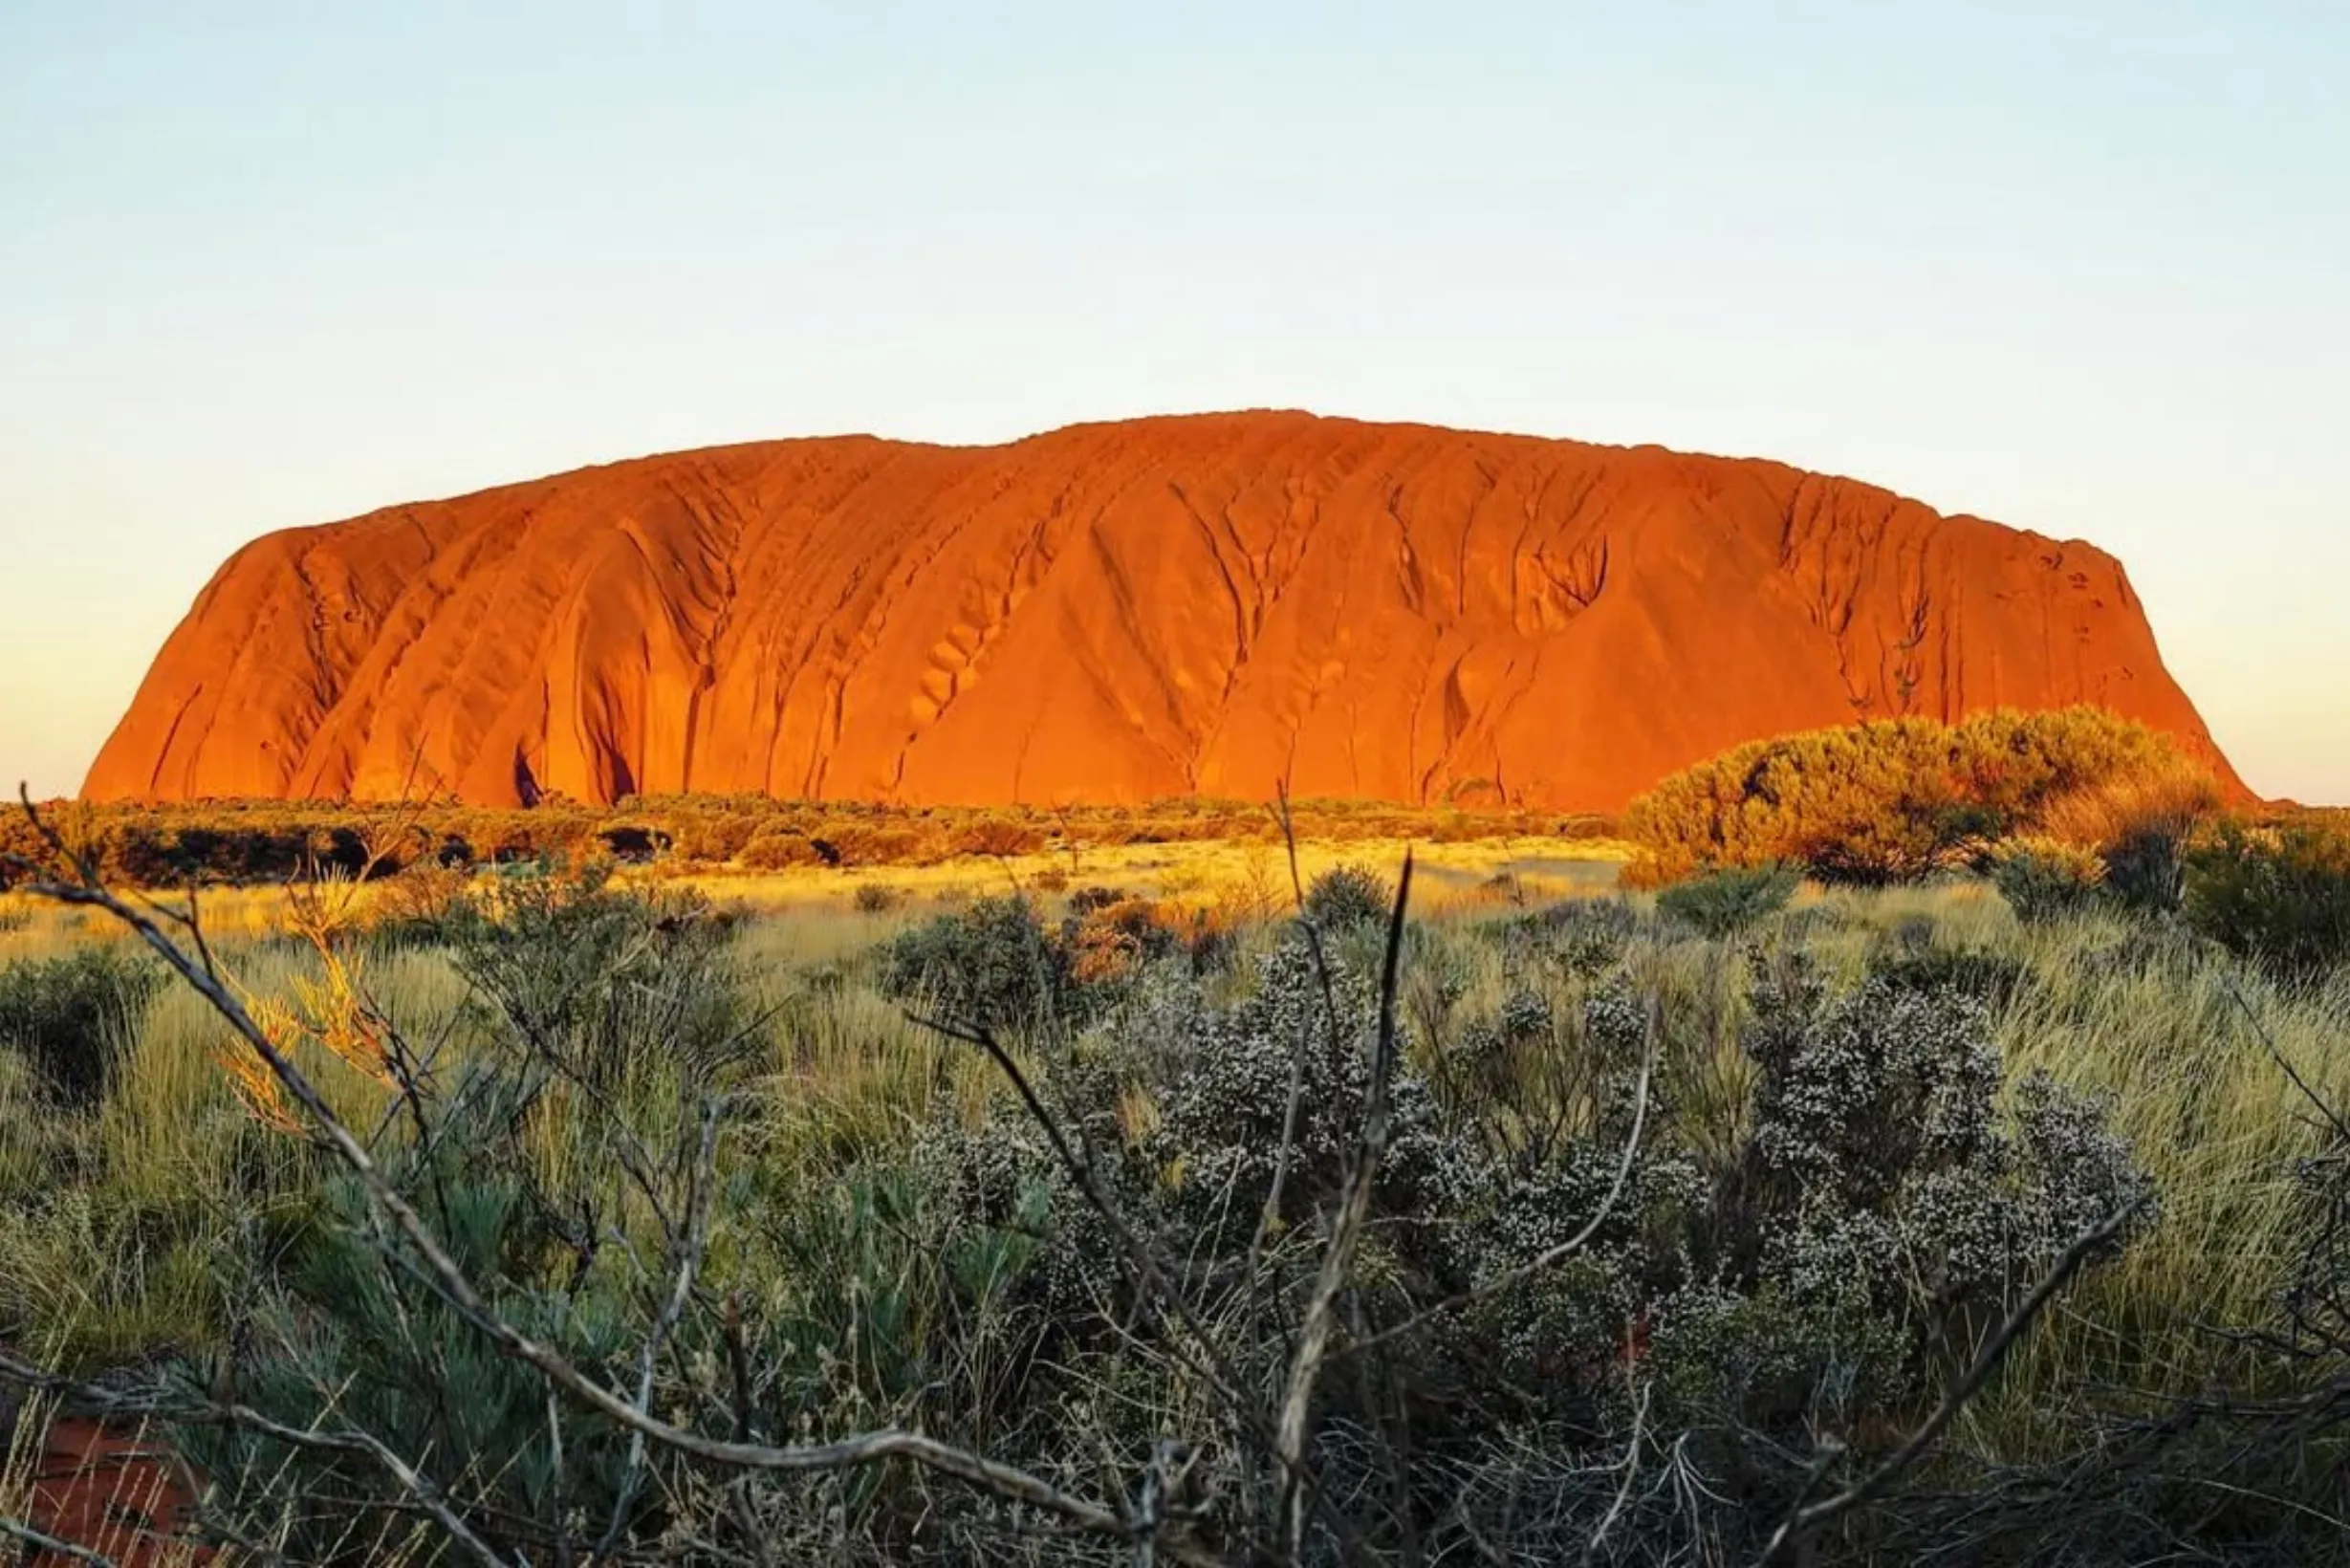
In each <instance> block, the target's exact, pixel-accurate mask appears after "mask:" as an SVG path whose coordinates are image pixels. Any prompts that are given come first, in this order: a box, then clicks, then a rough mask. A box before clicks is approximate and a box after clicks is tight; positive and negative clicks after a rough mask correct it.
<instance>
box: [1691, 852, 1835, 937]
mask: <svg viewBox="0 0 2350 1568" xmlns="http://www.w3.org/2000/svg"><path fill="white" fill-rule="evenodd" d="M1802 885H1803V878H1802V875H1801V873H1799V872H1797V871H1796V870H1795V868H1794V867H1793V866H1783V865H1758V866H1745V867H1737V868H1734V869H1731V870H1729V871H1716V872H1714V873H1713V874H1712V875H1711V876H1707V877H1699V878H1697V879H1696V880H1694V881H1692V882H1681V883H1679V884H1678V885H1676V886H1672V887H1668V888H1666V889H1665V891H1664V892H1662V893H1660V894H1658V895H1657V911H1658V912H1659V913H1660V914H1662V915H1664V916H1665V918H1667V919H1669V920H1677V921H1679V922H1681V923H1682V924H1683V925H1685V926H1689V927H1691V928H1692V929H1694V930H1696V931H1697V932H1698V933H1699V934H1700V935H1702V936H1708V937H1711V938H1713V939H1715V940H1717V941H1719V940H1720V939H1722V938H1724V937H1730V936H1735V935H1737V934H1738V933H1739V932H1740V931H1743V930H1746V929H1747V928H1748V927H1750V926H1757V925H1760V924H1761V923H1762V922H1763V921H1766V920H1768V919H1770V918H1771V917H1772V916H1773V915H1775V914H1777V913H1778V912H1779V911H1780V910H1782V909H1784V908H1786V907H1787V904H1788V901H1789V900H1790V899H1793V898H1794V897H1795V889H1796V888H1798V887H1800V886H1802Z"/></svg>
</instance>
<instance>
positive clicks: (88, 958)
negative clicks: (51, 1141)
mask: <svg viewBox="0 0 2350 1568" xmlns="http://www.w3.org/2000/svg"><path fill="white" fill-rule="evenodd" d="M161 979H162V975H161V972H160V971H159V970H158V969H157V968H156V967H155V966H154V965H153V964H151V963H149V962H148V961H147V960H146V959H145V958H144V957H143V956H141V955H140V954H138V953H136V952H132V951H129V950H126V949H123V948H120V947H104V946H100V947H84V948H82V949H81V950H79V951H78V952H75V953H71V954H69V955H67V956H66V957H63V958H53V959H48V960H45V961H42V962H38V963H30V964H12V965H10V966H9V967H7V968H5V969H0V1048H5V1049H8V1050H11V1051H14V1052H16V1053H17V1054H18V1055H20V1056H23V1057H24V1058H25V1060H26V1062H27V1064H28V1065H29V1066H31V1068H32V1069H33V1076H34V1078H35V1079H36V1080H37V1081H38V1082H39V1083H40V1084H41V1085H42V1086H43V1088H44V1089H46V1090H47V1091H48V1092H49V1093H50V1094H51V1095H52V1096H54V1098H55V1099H56V1100H58V1101H59V1102H60V1103H62V1104H66V1105H72V1106H88V1105H92V1104H94V1103H96V1102H97V1101H98V1099H99V1097H100V1096H102V1095H103V1094H104V1093H105V1090H106V1085H107V1084H108V1083H110V1082H111V1081H112V1080H113V1078H114V1073H115V1066H116V1063H117V1061H118V1060H119V1059H120V1055H121V1053H122V1051H123V1049H124V1048H125V1046H126V1044H127V1042H128V1040H129V1038H130V1034H131V1031H132V1029H133V1028H134V1027H135V1025H136V1023H137V1021H138V1016H139V1013H140V1011H141V1009H142V1008H144V1007H145V1005H146V1002H147V998H148V997H149V996H151V995H153V994H154V991H155V988H156V986H157V985H158V984H159V983H160V981H161Z"/></svg>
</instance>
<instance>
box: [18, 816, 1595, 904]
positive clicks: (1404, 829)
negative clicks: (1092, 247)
mask: <svg viewBox="0 0 2350 1568" xmlns="http://www.w3.org/2000/svg"><path fill="white" fill-rule="evenodd" d="M1291 811H1292V817H1293V819H1294V821H1295V825H1296V830H1297V833H1298V835H1299V837H1301V838H1313V839H1320V840H1347V839H1363V838H1419V839H1422V840H1424V841H1436V842H1450V841H1465V840H1469V839H1479V838H1566V839H1577V838H1603V837H1606V836H1607V835H1608V833H1609V832H1610V831H1611V829H1612V824H1611V823H1610V822H1609V821H1608V819H1607V818H1605V817H1595V816H1588V815H1577V814H1571V813H1561V812H1556V811H1532V810H1461V809H1455V808H1440V809H1429V808H1416V807H1410V806H1403V805H1395V804H1390V803H1384V802H1377V801H1340V800H1308V801H1298V802H1295V803H1294V804H1293V806H1292V808H1291ZM43 815H44V817H45V818H46V819H47V821H48V822H49V823H50V825H51V826H52V827H54V829H56V830H57V831H58V832H59V833H60V834H61V835H62V836H63V837H64V838H65V839H66V840H67V842H68V843H69V844H71V845H72V846H74V847H75V848H76V851H78V852H80V853H83V854H87V855H91V856H94V857H95V858H96V859H97V860H98V862H99V864H100V866H101V868H102V870H103V872H104V875H105V876H106V878H107V879H108V880H109V881H110V882H117V883H119V884H124V885H131V886H140V887H176V886H181V885H184V884H185V883H187V882H207V883H230V884H253V883H269V882H284V881H286V880H288V879H292V878H299V877H306V876H309V875H311V874H313V873H314V872H316V871H322V870H323V871H337V872H340V873H343V874H346V875H350V876H361V875H365V876H388V875H392V874H394V873H397V872H400V871H403V870H405V869H407V868H408V867H410V866H412V865H419V864H427V865H443V866H483V865H498V864H509V863H514V862H522V861H533V860H557V859H560V860H568V861H571V862H574V863H578V862H582V861H593V860H617V861H621V862H633V863H651V862H661V863H664V864H667V865H671V866H675V867H677V868H680V869H687V868H694V867H710V868H717V867H733V868H739V869H744V870H754V871H772V870H781V869H784V868H787V867H792V866H825V865H832V866H847V867H860V866H907V865H933V864H938V863H941V862H944V861H947V860H954V859H956V858H958V857H1005V856H1015V855H1036V854H1044V853H1056V852H1061V851H1066V850H1077V849H1089V848H1108V847H1115V846H1118V845H1123V844H1149V843H1183V842H1196V841H1203V840H1239V841H1250V840H1257V841H1263V840H1271V839H1277V838H1279V837H1280V833H1281V829H1280V825H1279V821H1278V818H1277V817H1276V815H1275V812H1274V810H1273V807H1272V806H1271V805H1270V804H1269V803H1264V802H1258V803H1250V802H1245V801H1230V800H1170V801H1163V802H1157V803H1154V804H1150V805H1144V806H1073V807H1069V808H1065V809H1055V808H1046V807H1018V806H1013V807H944V806H942V807H906V806H885V805H869V804H859V803H853V802H839V801H829V802H820V803H819V802H808V801H792V800H777V799H772V798H770V797H767V796H764V795H676V796H663V797H645V798H634V799H627V800H623V801H620V803H618V804H617V805H613V806H609V807H601V806H586V805H579V804H577V803H572V802H567V801H563V800H559V799H558V800H553V801H545V802H541V803H540V804H538V805H535V806H532V807H528V808H522V807H513V808H484V807H473V806H466V805H462V804H459V803H456V802H421V803H410V804H391V803H361V802H347V801H284V800H205V801H191V802H185V803H179V804H171V805H160V806H140V805H102V806H98V805H86V804H81V803H77V802H56V803H54V804H53V805H50V806H47V807H44V808H43ZM52 854H53V850H52V848H51V846H50V845H49V844H48V843H47V842H46V841H45V840H44V839H43V838H42V837H41V835H40V834H39V833H38V832H37V831H36V830H35V829H34V827H33V824H32V822H31V821H29V820H28V819H27V818H26V817H25V816H24V814H23V813H22V812H21V811H16V810H10V811H8V812H6V813H0V888H4V887H7V886H10V885H11V884H12V882H15V881H21V880H23V878H24V876H25V875H26V868H27V867H29V866H33V865H39V864H41V863H43V862H45V861H46V860H48V859H49V858H50V857H51V855H52Z"/></svg>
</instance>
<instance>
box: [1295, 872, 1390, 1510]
mask: <svg viewBox="0 0 2350 1568" xmlns="http://www.w3.org/2000/svg"><path fill="white" fill-rule="evenodd" d="M1411 889H1412V857H1411V852H1410V851H1409V850H1406V851H1404V854H1403V874H1402V876H1401V877H1400V878H1399V879H1398V881H1397V883H1396V890H1395V908H1394V910H1393V911H1392V912H1391V913H1390V914H1389V915H1388V917H1387V952H1386V957H1385V959H1384V961H1383V962H1382V965H1381V968H1380V986H1379V1026H1378V1034H1377V1038H1376V1041H1375V1043H1374V1045H1373V1048H1372V1053H1371V1074H1370V1081H1369V1082H1368V1083H1367V1084H1365V1085H1364V1089H1363V1104H1362V1130H1361V1132H1360V1134H1359V1135H1358V1137H1357V1140H1356V1143H1355V1149H1354V1153H1353V1156H1352V1158H1351V1160H1350V1161H1349V1166H1350V1168H1349V1170H1348V1172H1347V1183H1346V1190H1345V1195H1344V1197H1343V1198H1342V1199H1341V1200H1340V1202H1339V1205H1338V1215H1337V1217H1336V1218H1335V1219H1334V1220H1333V1221H1332V1223H1331V1227H1330V1245H1329V1248H1328V1250H1327V1251H1326V1252H1323V1254H1322V1267H1321V1271H1320V1274H1319V1275H1318V1276H1317V1277H1316V1280H1315V1282H1314V1294H1313V1296H1311V1297H1310V1298H1309V1299H1308V1301H1307V1304H1306V1316H1305V1321H1304V1323H1303V1324H1302V1325H1301V1327H1300V1328H1299V1331H1298V1335H1297V1345H1296V1349H1295V1353H1294V1354H1293V1355H1292V1357H1291V1359H1290V1373H1289V1381H1288V1384H1287V1386H1286V1387H1285V1388H1284V1390H1283V1392H1282V1396H1281V1414H1280V1425H1279V1427H1278V1429H1277V1434H1276V1435H1277V1442H1278V1446H1277V1447H1276V1448H1275V1449H1274V1452H1275V1453H1276V1454H1277V1455H1278V1456H1279V1458H1280V1461H1281V1465H1282V1468H1283V1469H1284V1470H1287V1471H1288V1473H1289V1475H1290V1477H1291V1481H1290V1483H1289V1485H1288V1488H1287V1507H1286V1509H1285V1513H1286V1514H1287V1516H1288V1533H1287V1540H1288V1542H1289V1552H1290V1556H1291V1557H1295V1556H1296V1555H1297V1553H1298V1550H1299V1548H1300V1547H1301V1546H1302V1544H1303V1542H1304V1534H1305V1515H1304V1514H1303V1512H1302V1511H1301V1508H1300V1501H1301V1500H1300V1498H1299V1496H1298V1493H1297V1490H1296V1486H1295V1477H1296V1475H1297V1474H1298V1472H1299V1470H1301V1469H1302V1468H1303V1467H1302V1462H1303V1459H1304V1454H1305V1434H1306V1417H1307V1412H1308V1410H1309V1408H1310V1406H1311V1405H1312V1404H1313V1400H1314V1383H1315V1379H1316V1377H1318V1376H1319V1375H1320V1372H1321V1367H1322V1358H1323V1353H1324V1352H1325V1351H1326V1350H1327V1349H1328V1347H1329V1343H1330V1332H1331V1326H1332V1323H1333V1322H1334V1320H1335V1316H1336V1314H1335V1308H1336V1307H1337V1304H1338V1293H1339V1292H1340V1291H1342V1290H1344V1289H1345V1288H1346V1286H1347V1283H1348V1281H1349V1280H1351V1279H1352V1278H1353V1275H1354V1266H1355V1250H1356V1248H1357V1246H1358V1245H1359V1244H1360V1241H1361V1239H1362V1228H1363V1224H1364V1222H1365V1221H1366V1220H1367V1219H1368V1218H1369V1217H1370V1212H1371V1192H1372V1188H1373V1187H1375V1186H1376V1185H1377V1183H1378V1180H1379V1165H1380V1162H1381V1160H1382V1159H1383V1158H1385V1156H1386V1152H1387V1136H1388V1126H1387V1092H1388V1088H1389V1085H1390V1080H1391V1079H1392V1078H1393V1077H1394V1073H1395V1056H1396V1025H1395V988H1396V972H1397V969H1398V968H1399V966H1400V965H1401V963H1402V959H1403V917H1404V913H1405V911H1406V909H1407V908H1408V907H1409V905H1410V903H1411ZM1306 928H1307V930H1309V931H1311V930H1312V929H1313V926H1312V925H1311V924H1309V925H1308V926H1307V927H1306ZM1324 983H1325V984H1327V976H1325V977H1324ZM1335 1023H1336V1012H1335V1008H1334V1011H1333V1024H1334V1027H1335Z"/></svg>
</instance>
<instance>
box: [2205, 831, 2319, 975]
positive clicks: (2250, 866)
mask: <svg viewBox="0 0 2350 1568" xmlns="http://www.w3.org/2000/svg"><path fill="white" fill-rule="evenodd" d="M2187 920H2188V923H2189V924H2190V925H2191V926H2193V927H2194V928H2195V929H2196V930H2197V931H2198V932H2200V933H2202V934H2203V935H2205V936H2208V937H2209V938H2211V939H2212V940H2214V941H2216V942H2219V943H2220V944H2222V945H2223V946H2225V947H2227V948H2228V949H2229V950H2230V952H2233V953H2235V954H2237V955H2238V956H2240V957H2244V958H2249V959H2252V960H2253V961H2255V962H2257V963H2259V964H2262V965H2264V966H2266V967H2267V968H2268V969H2271V970H2273V971H2274V972H2275V973H2277V974H2279V975H2281V976H2283V977H2285V978H2288V979H2294V980H2308V979H2314V978H2317V977H2318V976H2321V975H2323V974H2324V973H2325V972H2326V971H2327V970H2329V969H2333V968H2334V967H2335V966H2337V965H2339V964H2341V963H2343V962H2344V961H2345V960H2350V832H2346V831H2344V830H2342V829H2340V828H2336V827H2330V826H2327V825H2323V824H2319V823H2316V822H2285V823H2281V824H2278V825H2276V826H2273V827H2253V826H2250V825H2247V824H2244V823H2240V822H2230V823H2224V824H2222V826H2221V828H2220V830H2219V831H2218V832H2217V833H2216V834H2215V835H2213V836H2212V838H2211V840H2210V841H2209V843H2207V844H2205V845H2204V846H2202V847H2201V848H2199V849H2197V850H2196V851H2195V852H2194V853H2193V855H2192V857H2191V858H2190V860H2189V866H2188V875H2187Z"/></svg>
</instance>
